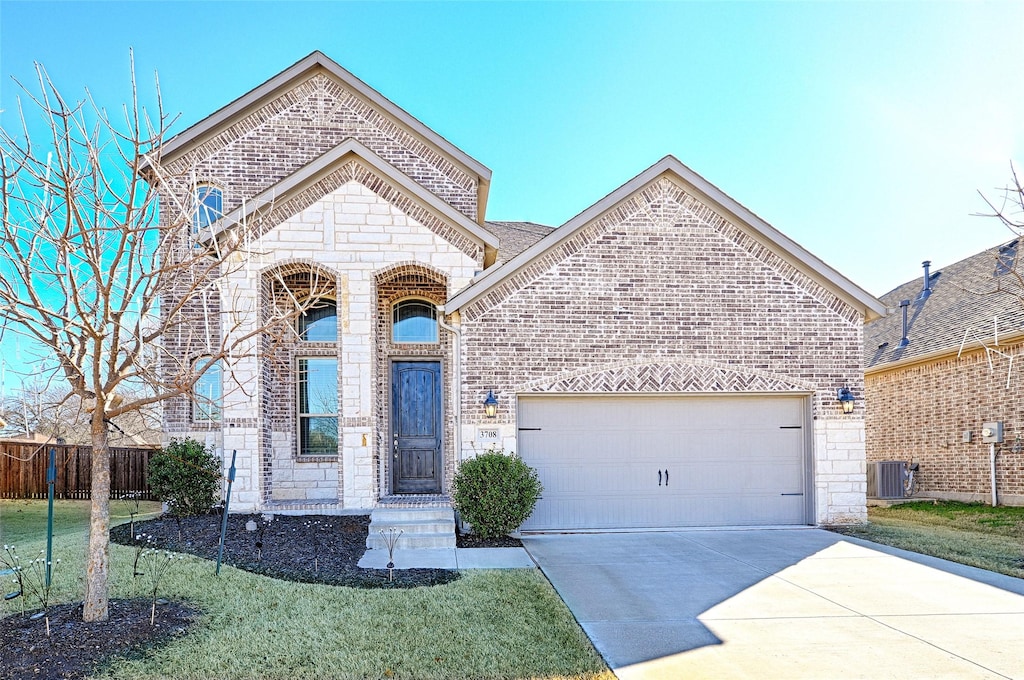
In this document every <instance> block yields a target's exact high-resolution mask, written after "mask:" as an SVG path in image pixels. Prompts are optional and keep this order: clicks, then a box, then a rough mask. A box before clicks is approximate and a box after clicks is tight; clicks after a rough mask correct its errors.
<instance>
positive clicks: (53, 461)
mask: <svg viewBox="0 0 1024 680" xmlns="http://www.w3.org/2000/svg"><path fill="white" fill-rule="evenodd" d="M56 481H57V449H55V448H53V447H50V464H49V466H47V468H46V485H47V486H48V487H49V490H48V491H47V492H46V495H47V498H48V499H49V507H48V508H47V511H46V587H47V588H49V587H50V575H51V572H52V566H53V485H54V483H55V482H56ZM46 635H47V636H49V635H50V619H49V618H47V619H46Z"/></svg>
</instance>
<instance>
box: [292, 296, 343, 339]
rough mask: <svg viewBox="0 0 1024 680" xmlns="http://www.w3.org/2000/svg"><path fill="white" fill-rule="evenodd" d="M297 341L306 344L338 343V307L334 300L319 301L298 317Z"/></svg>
mask: <svg viewBox="0 0 1024 680" xmlns="http://www.w3.org/2000/svg"><path fill="white" fill-rule="evenodd" d="M298 331H299V339H300V340H305V341H307V342H337V341H338V307H337V304H336V303H335V302H334V300H327V299H320V300H317V301H316V302H314V303H313V305H312V306H311V307H309V309H307V310H305V311H304V312H303V313H302V315H301V316H299V328H298Z"/></svg>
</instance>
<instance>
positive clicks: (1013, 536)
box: [840, 501, 1024, 578]
mask: <svg viewBox="0 0 1024 680" xmlns="http://www.w3.org/2000/svg"><path fill="white" fill-rule="evenodd" d="M868 520H869V523H868V524H867V525H866V526H863V527H847V528H843V529H841V530H840V532H841V533H843V534H848V535H851V536H857V537H859V538H864V539H867V540H869V541H874V542H876V543H882V544H885V545H891V546H893V547H896V548H903V549H905V550H912V551H914V552H919V553H923V554H925V555H933V556H935V557H941V558H943V559H947V560H951V561H953V562H960V563H961V564H969V565H971V566H974V567H981V568H982V569H989V570H991V571H996V572H999V573H1002V574H1007V575H1009V576H1016V577H1018V578H1024V508H1011V507H996V508H993V507H991V506H989V505H984V504H981V503H957V502H955V501H942V502H938V503H933V502H932V501H915V502H912V503H902V504H899V505H894V506H892V507H888V508H881V507H877V508H876V507H873V508H868Z"/></svg>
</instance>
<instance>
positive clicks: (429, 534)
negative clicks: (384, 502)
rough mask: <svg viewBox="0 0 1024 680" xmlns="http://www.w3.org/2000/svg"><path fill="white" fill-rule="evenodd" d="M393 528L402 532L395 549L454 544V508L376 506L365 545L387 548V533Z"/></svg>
mask: <svg viewBox="0 0 1024 680" xmlns="http://www.w3.org/2000/svg"><path fill="white" fill-rule="evenodd" d="M391 530H394V533H396V534H397V533H398V532H401V535H400V536H399V537H398V541H397V544H396V546H395V547H396V549H402V550H415V549H424V548H454V547H455V512H454V511H453V510H452V509H451V508H437V507H431V508H387V507H383V508H374V510H373V512H371V513H370V527H369V531H368V536H367V537H366V547H367V548H369V549H370V550H386V549H387V542H386V541H385V540H384V536H381V531H383V532H384V534H385V536H386V535H388V534H389V532H390V531H391Z"/></svg>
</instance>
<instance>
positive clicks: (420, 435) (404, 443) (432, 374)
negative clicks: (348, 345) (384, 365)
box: [391, 361, 444, 493]
mask: <svg viewBox="0 0 1024 680" xmlns="http://www.w3.org/2000/svg"><path fill="white" fill-rule="evenodd" d="M442 423H443V417H442V408H441V362H440V361H396V362H394V363H392V364H391V437H392V449H391V450H392V460H391V464H392V482H393V486H392V492H393V493H441V474H442V473H441V471H442V470H443V469H444V464H443V462H442V460H441V458H442V454H441V432H442V430H443V424H442Z"/></svg>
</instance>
